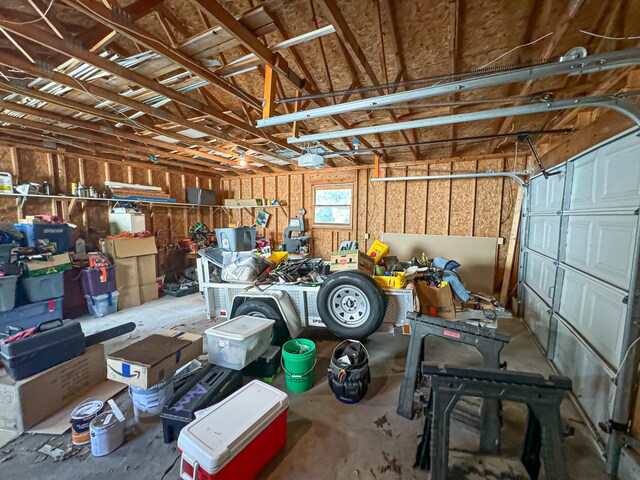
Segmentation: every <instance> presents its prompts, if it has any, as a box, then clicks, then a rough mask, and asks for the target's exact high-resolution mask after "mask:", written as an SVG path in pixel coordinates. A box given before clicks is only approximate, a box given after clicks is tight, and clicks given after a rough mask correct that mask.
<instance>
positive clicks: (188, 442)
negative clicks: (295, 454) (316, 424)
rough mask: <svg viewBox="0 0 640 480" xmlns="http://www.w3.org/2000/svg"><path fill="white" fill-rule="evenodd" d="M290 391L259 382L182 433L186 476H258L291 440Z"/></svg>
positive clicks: (240, 479)
mask: <svg viewBox="0 0 640 480" xmlns="http://www.w3.org/2000/svg"><path fill="white" fill-rule="evenodd" d="M288 408H289V397H288V396H287V394H286V393H284V392H282V391H280V390H278V389H277V388H274V387H272V386H270V385H267V384H266V383H263V382H261V381H259V380H254V381H252V382H251V383H249V384H247V385H245V386H244V387H243V388H241V389H240V390H238V391H237V392H235V393H233V394H232V395H230V396H229V397H227V398H226V399H224V400H222V401H221V402H220V403H217V404H215V405H214V406H212V407H210V408H208V409H207V410H206V413H205V414H204V415H202V416H199V417H197V418H196V419H195V420H194V421H193V422H191V423H190V424H188V425H187V426H186V427H184V428H183V429H182V431H181V432H180V436H179V437H178V449H179V450H180V452H181V454H182V458H181V459H180V478H181V479H183V480H249V479H252V478H255V477H256V476H257V475H258V473H260V471H261V470H262V469H263V468H264V467H265V465H266V464H267V463H269V461H270V460H271V459H272V458H273V457H274V456H275V455H276V454H277V453H278V452H279V451H280V450H281V449H282V448H283V447H284V446H285V444H286V443H287V411H288Z"/></svg>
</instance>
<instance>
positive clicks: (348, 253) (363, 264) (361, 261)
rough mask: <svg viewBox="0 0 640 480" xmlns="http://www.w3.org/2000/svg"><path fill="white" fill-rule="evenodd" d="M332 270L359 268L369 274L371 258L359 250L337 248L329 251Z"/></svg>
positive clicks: (371, 266) (370, 272)
mask: <svg viewBox="0 0 640 480" xmlns="http://www.w3.org/2000/svg"><path fill="white" fill-rule="evenodd" d="M330 269H331V271H332V272H339V271H341V270H360V271H361V272H364V273H367V274H369V275H371V274H372V273H373V259H372V258H371V257H370V256H369V255H365V254H364V253H362V252H361V251H359V250H338V251H335V252H331V266H330Z"/></svg>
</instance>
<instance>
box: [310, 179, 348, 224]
mask: <svg viewBox="0 0 640 480" xmlns="http://www.w3.org/2000/svg"><path fill="white" fill-rule="evenodd" d="M352 199H353V185H352V184H350V183H346V184H341V185H314V186H313V224H314V225H317V226H320V227H322V226H343V227H350V226H351V205H352Z"/></svg>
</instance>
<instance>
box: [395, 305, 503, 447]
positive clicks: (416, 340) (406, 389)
mask: <svg viewBox="0 0 640 480" xmlns="http://www.w3.org/2000/svg"><path fill="white" fill-rule="evenodd" d="M407 319H408V320H409V322H410V325H411V340H410V341H409V349H408V352H407V363H406V366H405V369H404V380H403V381H402V386H401V387H400V398H399V401H398V410H397V412H398V415H400V416H402V417H404V418H407V419H412V418H413V416H414V414H415V411H414V395H415V391H416V389H417V388H418V386H419V383H420V380H421V375H420V364H421V362H422V358H423V353H424V337H427V336H429V335H434V336H436V337H440V338H445V339H447V340H452V341H455V342H460V343H464V344H466V345H471V346H474V347H476V348H477V349H478V351H479V352H480V354H481V355H482V367H483V368H492V369H495V370H498V369H499V368H500V352H501V350H502V347H504V346H505V345H506V344H507V343H509V337H508V336H506V335H502V334H499V333H496V331H495V330H494V329H491V328H486V327H479V326H474V325H469V324H466V323H463V322H456V321H453V320H446V319H444V318H436V317H429V316H426V315H420V314H419V313H416V312H409V313H408V314H407ZM499 410H500V404H499V402H497V401H494V400H487V401H485V402H482V407H481V414H480V431H481V434H480V451H481V452H482V453H497V452H499V451H500V411H499Z"/></svg>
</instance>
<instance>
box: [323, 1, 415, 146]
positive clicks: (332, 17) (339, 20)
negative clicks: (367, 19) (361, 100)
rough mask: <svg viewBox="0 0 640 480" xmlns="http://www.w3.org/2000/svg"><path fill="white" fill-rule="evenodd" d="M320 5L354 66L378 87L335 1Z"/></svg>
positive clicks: (407, 139)
mask: <svg viewBox="0 0 640 480" xmlns="http://www.w3.org/2000/svg"><path fill="white" fill-rule="evenodd" d="M321 3H322V4H323V5H324V7H325V8H324V10H325V13H326V15H327V16H328V18H329V21H330V22H331V24H332V25H333V27H334V28H335V29H336V33H337V34H338V36H339V37H340V39H341V40H342V41H343V42H344V44H345V45H346V46H347V47H348V48H349V50H350V51H351V55H352V57H353V59H354V61H355V62H356V64H357V65H358V66H359V67H360V69H361V70H362V71H363V72H364V73H365V74H366V75H367V77H368V78H369V80H370V81H371V82H372V83H373V85H374V86H376V87H380V82H379V81H378V77H377V76H376V73H375V71H374V70H373V67H372V66H371V64H370V63H369V60H367V57H366V55H365V54H364V52H363V51H362V48H361V47H360V44H359V43H358V40H357V39H356V37H355V35H354V34H353V32H352V31H351V28H350V27H349V24H348V23H347V21H346V20H345V18H344V16H343V15H342V12H341V11H340V9H339V8H338V5H337V4H336V3H335V0H321ZM379 92H380V93H382V94H384V89H383V88H379ZM385 112H386V114H387V115H389V117H390V118H391V120H392V121H394V122H397V121H398V119H397V116H396V114H395V112H393V111H391V110H385ZM400 133H401V135H402V137H403V138H404V139H405V141H406V142H407V143H411V140H409V135H408V134H407V132H406V131H402V132H400ZM411 152H412V153H413V156H414V158H417V153H416V150H415V149H414V148H412V149H411Z"/></svg>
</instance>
